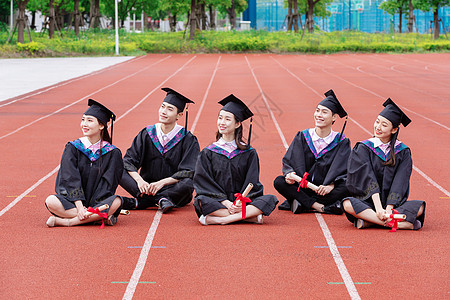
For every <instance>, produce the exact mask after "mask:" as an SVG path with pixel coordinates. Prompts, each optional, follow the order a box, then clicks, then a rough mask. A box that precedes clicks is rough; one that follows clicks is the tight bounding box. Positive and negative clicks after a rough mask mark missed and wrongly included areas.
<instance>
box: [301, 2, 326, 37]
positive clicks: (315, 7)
mask: <svg viewBox="0 0 450 300" xmlns="http://www.w3.org/2000/svg"><path fill="white" fill-rule="evenodd" d="M331 2H332V0H306V24H305V26H306V27H307V28H308V32H309V33H312V32H313V31H314V16H318V17H326V16H329V15H330V12H329V11H328V10H327V9H326V8H327V6H328V4H329V3H331ZM303 5H304V4H303V3H302V6H303ZM301 9H302V11H303V7H302V8H301Z"/></svg>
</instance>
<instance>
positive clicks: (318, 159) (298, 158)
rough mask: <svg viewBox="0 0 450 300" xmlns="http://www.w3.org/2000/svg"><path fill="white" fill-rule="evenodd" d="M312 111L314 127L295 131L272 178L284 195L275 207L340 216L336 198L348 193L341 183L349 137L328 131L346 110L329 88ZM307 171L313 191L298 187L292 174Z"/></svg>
mask: <svg viewBox="0 0 450 300" xmlns="http://www.w3.org/2000/svg"><path fill="white" fill-rule="evenodd" d="M325 96H326V98H325V99H323V100H322V101H321V102H320V103H319V104H318V105H317V108H316V110H315V112H314V121H315V127H314V128H310V129H306V130H303V131H299V132H298V133H297V135H296V136H295V137H294V139H293V141H292V142H291V144H290V145H289V149H288V150H287V152H286V154H285V155H284V157H283V169H282V170H283V176H278V177H277V178H276V179H275V181H274V187H275V188H276V190H277V191H278V192H279V193H280V194H281V195H283V196H284V197H285V198H286V201H285V202H284V203H282V204H281V205H280V206H279V207H278V208H279V209H281V210H289V209H290V210H291V211H292V212H293V213H294V214H298V213H301V212H306V211H311V210H313V211H315V212H322V213H328V214H337V215H340V214H342V213H343V210H342V206H341V203H340V201H341V200H342V198H343V197H345V196H346V195H347V193H348V191H347V188H346V186H345V177H346V172H347V159H348V156H349V155H350V151H351V147H350V140H349V139H348V138H346V137H345V135H344V128H345V124H346V122H347V121H345V123H344V126H343V128H342V131H341V132H340V133H339V132H335V131H333V130H332V125H333V124H334V122H335V120H336V119H337V117H338V116H339V117H341V118H343V117H346V116H347V113H346V112H345V110H344V108H343V107H342V105H341V104H340V102H339V100H338V99H337V97H336V95H335V93H334V92H333V90H329V91H328V92H326V93H325ZM305 172H307V173H308V174H309V175H308V177H307V180H308V182H311V183H313V184H315V185H317V186H318V187H319V189H318V190H317V191H316V192H315V191H313V190H311V189H309V188H299V183H298V182H296V181H294V180H293V179H292V177H291V176H292V174H294V175H297V176H300V177H303V175H304V173H305Z"/></svg>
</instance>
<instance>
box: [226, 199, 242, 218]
mask: <svg viewBox="0 0 450 300" xmlns="http://www.w3.org/2000/svg"><path fill="white" fill-rule="evenodd" d="M241 211H242V202H241V201H239V203H237V204H236V205H235V204H232V205H231V206H230V207H229V208H228V212H229V213H230V214H231V215H234V214H238V213H240V212H241Z"/></svg>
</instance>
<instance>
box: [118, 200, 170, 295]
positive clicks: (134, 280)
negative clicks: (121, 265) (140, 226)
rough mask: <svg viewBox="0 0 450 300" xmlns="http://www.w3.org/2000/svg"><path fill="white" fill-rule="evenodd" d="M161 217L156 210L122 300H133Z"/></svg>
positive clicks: (160, 212) (159, 211) (159, 212)
mask: <svg viewBox="0 0 450 300" xmlns="http://www.w3.org/2000/svg"><path fill="white" fill-rule="evenodd" d="M161 217H162V211H161V210H159V209H158V210H157V211H156V214H155V217H154V218H153V222H152V225H151V226H150V229H149V230H148V233H147V237H146V238H145V242H144V246H143V247H142V250H141V254H140V255H139V259H138V262H137V263H136V268H135V269H134V272H133V275H132V276H131V278H130V281H129V282H128V285H127V289H126V291H125V294H124V295H123V298H122V299H124V300H131V299H133V295H134V292H135V291H136V287H137V285H138V282H139V279H140V278H141V275H142V272H143V271H144V268H145V264H146V262H147V258H148V253H149V252H150V249H151V247H152V243H153V238H154V237H155V234H156V230H157V229H158V225H159V221H160V220H161Z"/></svg>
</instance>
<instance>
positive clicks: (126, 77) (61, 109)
mask: <svg viewBox="0 0 450 300" xmlns="http://www.w3.org/2000/svg"><path fill="white" fill-rule="evenodd" d="M169 57H170V56H167V57H165V58H163V59H160V60H158V61H157V62H154V63H153V64H151V65H149V66H147V67H145V68H143V69H141V70H139V71H137V72H134V73H133V74H130V75H127V76H125V77H123V78H121V79H119V80H117V81H115V82H113V83H111V84H108V85H106V86H104V87H102V88H101V89H98V90H96V91H94V92H92V93H90V94H89V95H86V96H83V97H81V98H80V99H78V100H76V101H75V102H72V103H70V104H68V105H66V106H64V107H61V108H60V109H58V110H56V111H54V112H52V113H50V114H48V115H45V116H43V117H40V118H38V119H36V120H34V121H32V122H30V123H28V124H25V125H23V126H21V127H19V128H17V129H16V130H13V131H11V132H10V133H7V134H5V135H3V136H0V140H2V139H4V138H6V137H8V136H10V135H12V134H14V133H17V132H19V131H20V130H22V129H24V128H27V127H29V126H31V125H33V124H35V123H37V122H39V121H41V120H44V119H46V118H48V117H51V116H53V115H55V114H57V113H59V112H61V111H63V110H65V109H66V108H69V107H71V106H73V105H75V104H77V103H79V102H81V101H82V100H85V99H86V98H88V97H90V96H92V95H94V94H96V93H98V92H101V91H103V90H105V89H107V88H110V87H112V86H113V85H116V84H117V83H119V82H121V81H124V80H126V79H128V78H130V77H133V76H135V75H136V74H138V73H141V72H143V71H145V70H147V69H148V68H150V67H152V66H154V65H156V64H158V63H160V62H162V61H164V60H166V59H168V58H169Z"/></svg>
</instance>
